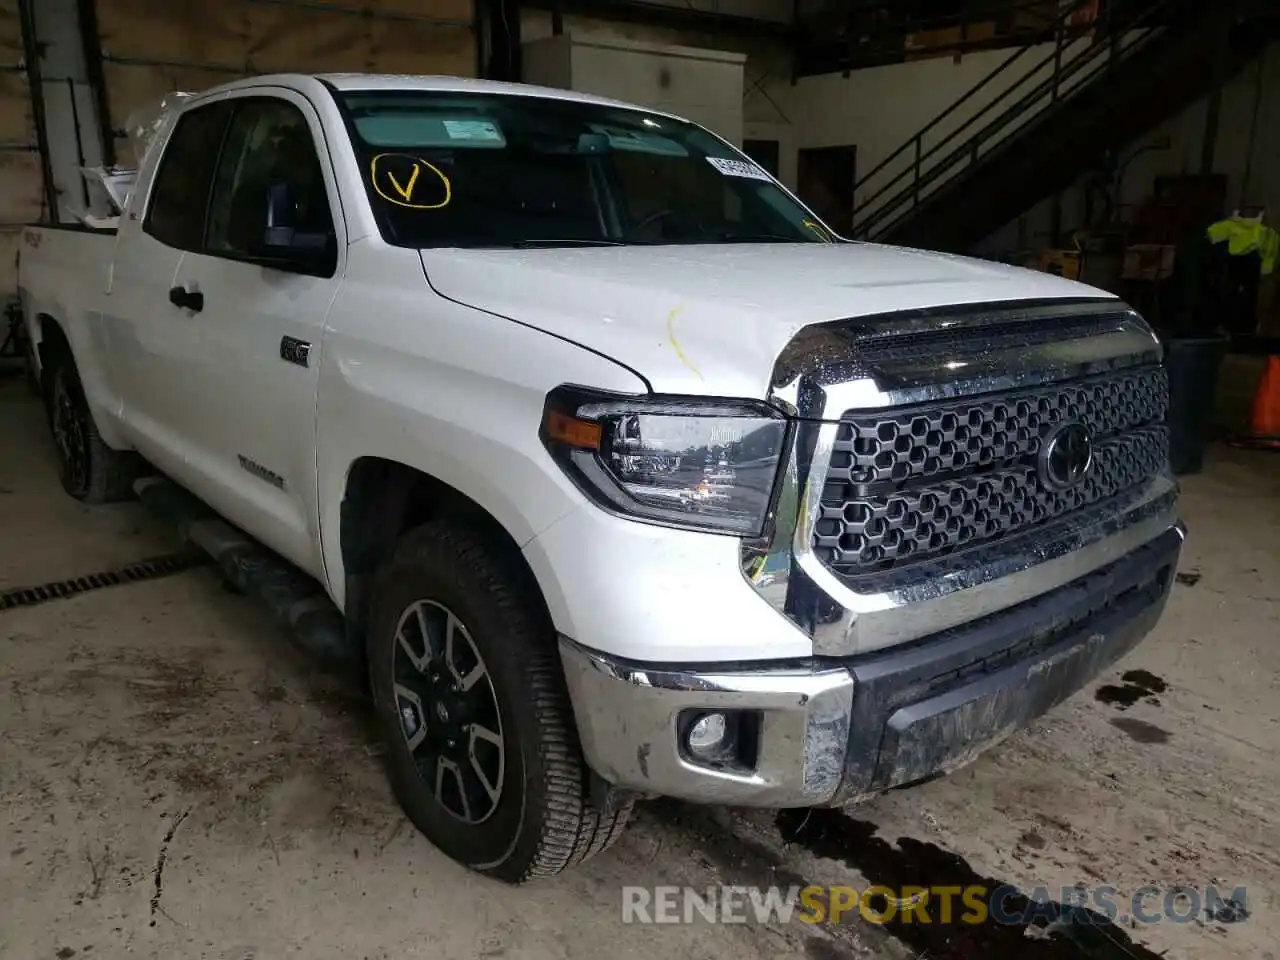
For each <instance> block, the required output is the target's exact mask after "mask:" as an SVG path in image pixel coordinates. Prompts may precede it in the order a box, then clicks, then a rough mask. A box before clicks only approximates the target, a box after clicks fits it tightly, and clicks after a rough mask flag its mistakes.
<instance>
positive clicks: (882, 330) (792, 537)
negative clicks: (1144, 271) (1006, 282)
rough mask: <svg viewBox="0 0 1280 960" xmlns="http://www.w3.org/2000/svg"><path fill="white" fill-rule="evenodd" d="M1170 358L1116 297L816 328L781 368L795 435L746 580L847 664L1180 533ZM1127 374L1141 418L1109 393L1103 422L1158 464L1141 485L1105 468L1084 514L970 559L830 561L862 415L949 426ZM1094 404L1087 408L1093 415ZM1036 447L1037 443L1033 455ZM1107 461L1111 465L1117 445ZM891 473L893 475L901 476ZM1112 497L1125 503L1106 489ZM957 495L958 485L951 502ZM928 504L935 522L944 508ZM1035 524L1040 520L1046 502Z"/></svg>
mask: <svg viewBox="0 0 1280 960" xmlns="http://www.w3.org/2000/svg"><path fill="white" fill-rule="evenodd" d="M1160 360H1161V350H1160V346H1159V343H1158V341H1157V340H1156V339H1155V337H1154V335H1153V334H1152V333H1151V331H1150V329H1149V328H1148V327H1147V325H1146V324H1145V323H1144V322H1143V321H1142V319H1141V318H1140V317H1139V316H1138V315H1137V314H1135V313H1134V312H1133V311H1132V310H1130V309H1129V308H1128V307H1126V306H1124V305H1123V304H1122V303H1120V302H1119V301H1116V300H1112V299H1093V300H1054V301H1040V302H1033V303H1026V302H1022V303H998V304H977V305H966V306H958V307H946V308H939V309H926V310H917V311H912V312H910V313H905V314H889V315H883V316H876V317H868V318H859V319H857V320H851V321H840V322H835V323H829V324H818V325H814V326H811V327H807V328H805V329H804V330H802V331H801V332H800V333H799V334H798V335H797V336H796V338H795V339H794V340H793V341H792V343H791V345H790V346H788V347H787V348H786V349H785V350H784V351H783V352H782V354H781V355H780V357H779V359H778V363H777V365H776V367H775V375H774V379H773V384H772V390H771V394H770V399H771V402H773V403H775V404H776V405H777V406H779V407H780V408H783V409H785V410H787V411H788V412H789V413H791V414H793V415H794V416H796V417H797V419H798V423H797V429H796V431H795V440H794V443H793V446H792V450H791V455H790V459H789V462H788V464H787V466H786V470H785V474H784V477H783V482H782V491H781V493H780V496H779V501H778V502H779V509H778V513H777V516H776V522H775V524H774V528H773V531H772V533H771V534H770V536H769V537H768V538H767V539H766V540H763V541H756V542H748V541H744V542H743V545H742V551H741V553H742V567H743V574H744V576H745V577H746V579H747V580H748V582H749V583H751V584H752V586H753V587H755V589H756V591H757V592H758V593H759V594H760V595H761V596H762V597H763V598H764V599H765V600H766V601H767V602H769V603H770V604H771V605H772V606H773V607H774V608H775V609H776V610H778V611H779V612H780V613H782V614H783V615H785V616H787V617H788V618H789V619H790V620H791V621H792V622H793V624H794V625H795V626H796V627H797V628H798V629H800V630H802V631H803V632H805V633H806V634H807V635H808V636H809V637H810V638H811V639H812V642H813V651H814V654H815V655H817V656H849V655H854V654H859V653H863V652H867V651H871V650H877V649H882V648H885V647H889V646H894V645H898V644H903V643H908V642H910V641H912V640H918V639H921V638H924V637H928V636H932V635H934V634H937V633H940V632H941V631H944V630H947V629H949V628H951V627H954V626H957V625H959V624H962V623H967V622H970V621H972V620H975V619H977V618H979V617H983V616H986V615H988V614H991V613H994V612H997V611H999V610H1003V609H1005V608H1007V607H1010V606H1013V605H1015V604H1017V603H1021V602H1023V601H1025V600H1028V599H1030V598H1032V597H1035V596H1038V595H1040V594H1042V593H1045V592H1047V591H1049V590H1053V589H1056V588H1057V587H1059V586H1062V585H1065V584H1066V583H1069V582H1071V581H1072V580H1075V579H1077V578H1079V577H1081V576H1084V575H1086V574H1088V573H1090V572H1091V571H1093V570H1096V569H1098V568H1099V567H1102V566H1105V565H1107V564H1109V563H1111V562H1113V561H1114V560H1116V559H1117V558H1119V557H1120V556H1123V555H1124V554H1126V553H1129V552H1131V551H1132V550H1134V549H1137V548H1138V547H1140V546H1142V545H1143V544H1144V543H1147V542H1149V541H1151V540H1152V539H1154V538H1156V537H1158V536H1160V535H1161V534H1163V533H1165V532H1167V531H1168V530H1170V529H1171V528H1172V529H1179V530H1181V526H1180V524H1179V523H1178V519H1177V511H1176V498H1177V492H1176V491H1177V488H1176V484H1175V483H1174V481H1173V478H1172V476H1171V475H1170V474H1169V472H1168V469H1167V466H1165V465H1164V461H1165V460H1166V459H1167V457H1166V455H1165V454H1164V452H1163V451H1164V447H1163V443H1164V442H1165V440H1164V434H1163V428H1162V427H1161V426H1160V425H1159V424H1158V423H1150V424H1147V425H1146V426H1143V423H1144V419H1143V418H1144V417H1145V415H1146V410H1147V407H1144V406H1143V404H1147V405H1148V406H1150V405H1154V406H1156V407H1158V406H1160V405H1161V404H1162V403H1163V402H1164V400H1163V393H1162V390H1163V389H1164V388H1163V386H1162V384H1163V379H1162V375H1161V374H1160V373H1159V365H1160ZM1130 377H1133V378H1137V379H1136V380H1134V381H1132V382H1133V383H1140V384H1142V385H1143V387H1142V390H1141V393H1142V394H1143V396H1142V397H1136V398H1135V402H1134V404H1133V405H1132V406H1133V409H1132V410H1130V411H1129V412H1128V413H1126V412H1125V411H1124V410H1123V409H1121V410H1119V411H1116V410H1115V409H1114V408H1115V406H1116V405H1115V404H1113V403H1111V402H1110V401H1111V399H1113V398H1112V396H1111V395H1110V394H1109V393H1104V402H1103V403H1102V405H1101V406H1102V411H1100V415H1101V416H1103V417H1104V420H1105V422H1104V424H1103V425H1104V426H1106V425H1107V424H1110V423H1114V424H1116V426H1115V430H1116V431H1119V432H1117V433H1115V436H1117V437H1119V436H1131V435H1132V436H1137V435H1139V434H1140V435H1141V436H1142V437H1143V440H1142V441H1139V444H1140V445H1141V450H1142V451H1145V454H1144V456H1143V457H1142V458H1141V459H1143V460H1145V461H1146V465H1144V464H1143V463H1138V465H1137V466H1136V467H1135V466H1130V467H1129V470H1131V471H1133V470H1136V471H1137V474H1143V473H1145V472H1146V471H1147V468H1148V466H1149V465H1150V462H1151V461H1152V460H1158V461H1160V465H1159V466H1158V467H1157V468H1156V469H1155V471H1154V473H1151V474H1150V475H1148V476H1146V478H1145V479H1143V478H1142V477H1141V476H1138V477H1137V479H1136V480H1134V482H1132V483H1130V482H1128V481H1127V480H1126V477H1125V475H1124V474H1125V470H1124V468H1123V467H1122V466H1117V467H1115V468H1114V470H1112V471H1107V472H1106V473H1107V475H1109V476H1114V479H1113V480H1112V481H1111V482H1110V483H1109V484H1101V483H1100V484H1098V486H1097V489H1096V496H1095V497H1094V498H1093V499H1092V500H1089V501H1086V502H1082V503H1081V504H1080V505H1079V506H1076V505H1075V504H1074V495H1073V504H1072V507H1071V508H1064V511H1063V512H1060V513H1058V514H1056V515H1055V516H1049V515H1048V510H1049V507H1048V506H1047V505H1046V506H1043V507H1042V509H1043V510H1044V511H1045V515H1044V516H1043V517H1042V518H1041V522H1038V523H1035V522H1033V523H1032V524H1030V525H1025V524H1024V525H1022V526H1018V527H1012V526H1011V527H1010V528H1009V529H1007V530H1004V531H1003V532H1002V533H1001V534H1000V535H998V536H995V537H993V538H986V539H978V538H976V536H975V537H974V538H972V539H971V540H969V541H968V542H966V543H965V544H964V548H963V549H959V548H955V549H951V550H949V551H948V550H946V549H945V547H946V545H945V544H944V545H941V547H942V549H940V550H939V551H937V552H936V553H934V554H933V555H922V556H920V557H919V559H918V560H914V559H913V562H910V563H898V564H892V565H889V566H888V567H881V568H879V569H875V568H872V569H866V568H861V567H859V568H858V569H859V570H860V572H859V573H857V574H852V575H851V574H845V573H842V572H840V571H839V570H838V569H833V568H832V567H831V566H829V565H828V563H829V561H830V560H831V557H830V555H824V554H823V552H822V547H821V546H820V545H819V542H818V540H819V528H820V524H821V523H822V520H823V508H824V497H825V499H826V500H827V501H828V503H827V506H831V505H832V504H833V503H834V491H832V490H829V489H828V488H829V484H828V483H827V480H828V478H829V476H830V475H831V473H832V471H833V464H835V465H836V466H835V467H834V469H835V470H836V471H841V470H843V471H845V473H846V474H847V480H848V482H849V483H852V474H851V473H850V472H849V471H850V470H851V469H852V467H853V466H855V465H857V464H856V463H855V462H854V459H853V457H852V456H850V454H852V452H853V451H852V450H851V449H850V448H849V441H850V440H852V439H854V438H853V437H852V436H851V434H850V432H849V431H848V429H847V428H845V432H844V434H843V435H842V421H843V420H844V419H845V418H846V415H847V414H850V411H853V412H855V414H851V415H856V416H858V417H863V416H866V417H869V418H873V419H874V420H875V421H876V422H877V423H878V422H880V421H883V420H894V421H895V422H896V421H897V420H898V419H899V418H900V417H902V416H907V415H912V416H914V415H915V413H916V412H917V411H921V410H926V411H939V413H938V416H939V418H940V417H941V416H942V415H943V413H945V412H946V411H947V410H950V409H953V408H961V407H963V408H966V409H970V408H972V407H974V406H980V405H982V404H985V403H986V402H987V401H988V400H990V401H992V402H995V401H996V400H998V399H1006V402H1007V398H1008V397H1014V398H1015V403H1016V399H1017V398H1018V397H1022V396H1024V395H1025V396H1036V397H1037V398H1038V397H1040V396H1057V395H1058V394H1057V393H1055V391H1058V390H1065V391H1068V395H1070V396H1073V397H1075V395H1074V394H1072V393H1071V391H1076V390H1079V389H1083V388H1085V387H1088V386H1089V383H1088V382H1090V381H1092V380H1093V379H1095V378H1096V379H1099V380H1107V381H1108V382H1110V379H1111V378H1120V379H1119V380H1118V381H1117V382H1118V383H1121V384H1123V383H1126V382H1129V381H1128V380H1126V379H1125V378H1130ZM1107 389H1109V388H1107ZM1148 394H1149V397H1148ZM1144 398H1146V399H1144ZM1076 399H1078V397H1077V398H1076ZM1095 403H1096V401H1095ZM1087 407H1088V399H1087V398H1086V402H1085V408H1086V411H1085V412H1087ZM1038 411H1039V407H1038V402H1037V412H1038ZM1015 412H1016V409H1015ZM1027 412H1028V413H1030V410H1029V409H1028V411H1027ZM994 413H995V411H994V410H992V422H993V423H994V422H995V417H994ZM1006 421H1007V418H1006ZM985 422H986V421H985V419H984V423H985ZM957 425H958V424H957ZM939 426H941V424H939ZM1005 426H1006V428H1007V422H1006V424H1005ZM1148 426H1149V427H1150V430H1149V431H1148V430H1147V427H1148ZM1130 428H1133V429H1130ZM1006 432H1007V430H1006ZM927 433H928V431H926V434H927ZM979 436H981V428H979ZM896 439H897V438H895V443H896ZM935 439H936V438H935ZM991 439H992V440H993V441H994V435H993V436H992V437H991ZM1030 440H1031V438H1030V436H1028V437H1026V438H1025V442H1027V443H1028V445H1029V442H1030ZM1007 442H1009V441H1008V440H1006V443H1007ZM1015 442H1016V443H1023V442H1024V440H1023V439H1018V440H1016V441H1015ZM966 444H967V441H966ZM913 449H914V446H913ZM980 449H981V448H980ZM993 449H994V448H993ZM1028 449H1029V446H1028ZM1135 449H1138V448H1137V447H1135ZM1018 450H1019V451H1020V450H1022V447H1018ZM878 452H879V451H877V453H878ZM840 454H845V457H844V458H843V459H842V458H841V457H840V456H839V455H840ZM1015 454H1017V451H1015ZM1095 454H1096V455H1097V456H1098V457H1099V458H1100V459H1108V460H1110V459H1111V456H1112V455H1111V453H1110V447H1109V445H1108V443H1107V442H1105V438H1102V439H1100V440H1099V441H1098V444H1097V448H1096V449H1095ZM979 455H980V450H979ZM1020 455H1021V454H1017V455H1015V457H1014V462H1011V463H1005V462H1004V460H1003V459H1002V460H1001V462H1000V463H999V464H997V463H996V460H995V457H994V454H993V456H992V459H991V460H990V461H989V462H988V464H987V465H986V467H985V470H986V471H987V472H990V471H992V470H993V469H996V468H997V467H999V468H1000V469H1004V470H1016V469H1017V468H1018V467H1019V465H1020V463H1019V462H1018V456H1020ZM926 459H927V457H926ZM1115 460H1116V461H1117V462H1118V463H1123V462H1125V461H1126V454H1125V451H1124V450H1121V451H1117V455H1116V457H1115ZM908 462H910V455H909V454H908ZM871 465H872V466H873V467H874V466H875V464H874V461H873V463H872V464H871ZM919 466H920V467H921V472H920V477H919V481H923V482H924V483H925V485H926V486H928V487H932V486H935V485H937V484H940V483H951V482H956V483H960V484H961V488H962V489H964V484H965V481H966V479H967V478H966V477H965V476H964V474H963V471H961V472H960V473H957V472H956V471H955V468H954V466H952V468H951V469H950V470H949V471H948V470H944V469H942V466H941V464H939V465H937V466H938V468H939V469H938V470H936V471H935V472H932V473H929V474H926V473H925V472H924V469H923V468H924V464H923V463H921V464H919ZM889 470H890V476H892V466H890V467H889ZM1135 476H1136V474H1135ZM839 477H840V474H839V473H838V472H837V479H839ZM1004 479H1005V478H1004V477H1003V476H1002V477H1001V478H1000V483H1001V493H1002V495H1003V484H1004ZM1014 479H1015V482H1016V480H1017V478H1016V476H1015V478H1014ZM1129 479H1132V477H1131V478H1129ZM897 485H898V484H895V483H894V482H893V481H892V480H889V481H886V482H883V483H882V484H881V486H879V487H878V486H877V481H874V480H873V481H871V482H870V484H863V485H862V487H861V488H859V490H858V492H859V493H862V494H868V493H876V494H884V493H887V492H888V490H889V488H892V487H894V486H897ZM1112 487H1114V488H1115V490H1116V491H1118V492H1114V493H1109V491H1110V490H1111V489H1112ZM922 492H923V488H922ZM951 492H952V490H951V489H950V488H948V489H947V504H948V506H950V503H951V496H950V494H951ZM975 492H976V491H975ZM992 492H993V493H994V492H995V491H994V489H993V490H992ZM828 494H830V496H827V495H828ZM990 499H991V498H988V500H990ZM1001 502H1002V504H1003V501H1001ZM929 505H930V506H933V507H934V509H935V510H936V509H937V507H938V506H939V505H940V504H933V503H932V502H930V504H929ZM989 506H990V504H988V507H989ZM792 507H794V509H792ZM975 509H976V508H975ZM1031 512H1032V515H1033V516H1034V514H1035V505H1034V504H1032V506H1031ZM960 516H961V517H964V512H963V505H961V512H960ZM950 519H951V517H950V515H948V518H947V520H948V522H949V521H950ZM930 522H933V521H932V520H931V521H930ZM984 531H985V524H984ZM821 535H822V536H826V535H828V534H825V533H824V534H821ZM932 539H933V532H932V531H931V533H930V541H931V542H932Z"/></svg>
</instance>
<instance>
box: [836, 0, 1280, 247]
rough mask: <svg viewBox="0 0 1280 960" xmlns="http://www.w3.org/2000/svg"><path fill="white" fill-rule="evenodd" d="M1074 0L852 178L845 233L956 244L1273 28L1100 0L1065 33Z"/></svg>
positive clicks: (1178, 102) (1059, 186)
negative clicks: (1032, 42) (1050, 37)
mask: <svg viewBox="0 0 1280 960" xmlns="http://www.w3.org/2000/svg"><path fill="white" fill-rule="evenodd" d="M1084 2H1086V0H1078V2H1074V3H1070V4H1064V6H1063V8H1062V10H1061V12H1060V15H1059V18H1058V21H1057V23H1056V29H1055V40H1054V42H1053V43H1052V44H1047V45H1040V46H1035V47H1024V48H1022V49H1020V50H1018V51H1016V52H1015V53H1013V54H1012V55H1011V56H1009V57H1008V58H1007V59H1005V60H1004V61H1003V62H1002V63H1001V64H1000V65H999V66H997V67H996V68H995V69H994V70H993V71H991V73H989V74H988V75H987V76H986V77H984V78H983V79H982V80H981V81H979V82H978V83H977V84H975V85H974V86H973V87H972V88H971V89H970V90H968V91H966V92H965V93H964V94H963V95H962V96H960V97H959V98H958V99H957V100H956V101H955V102H954V103H952V104H951V105H950V106H949V107H948V108H947V109H946V110H944V111H942V112H941V113H939V114H938V115H937V116H936V117H934V118H933V120H931V121H930V122H929V123H928V124H926V125H925V126H924V127H922V128H921V129H920V130H919V131H918V132H917V133H916V134H915V135H913V136H912V137H911V138H910V139H908V140H907V141H906V142H905V143H903V144H902V145H901V146H900V147H899V148H898V149H897V150H895V151H894V152H893V153H891V154H890V155H889V156H888V157H886V158H885V159H884V160H883V161H881V162H880V163H879V164H877V165H876V167H875V168H874V169H872V170H871V171H870V172H868V173H867V174H866V175H864V176H863V177H862V178H861V179H860V180H859V181H858V183H857V184H856V185H855V188H854V194H855V198H856V207H855V210H854V218H853V223H854V225H853V231H852V235H853V237H854V238H855V239H863V240H875V241H879V242H886V243H901V244H906V245H909V246H919V247H927V248H931V249H938V250H952V251H965V250H968V249H970V248H971V247H973V246H974V245H976V244H977V243H979V242H980V241H982V240H983V239H984V238H986V237H988V236H990V235H991V234H992V233H994V232H995V231H996V230H998V229H999V228H1000V227H1002V226H1004V225H1005V224H1007V223H1009V222H1010V221H1011V220H1013V219H1015V218H1016V217H1017V216H1019V215H1020V214H1022V213H1023V212H1025V211H1026V210H1028V209H1030V208H1031V207H1032V206H1033V205H1035V204H1036V203H1037V202H1039V201H1040V200H1042V199H1044V198H1045V197H1047V196H1050V195H1052V194H1053V193H1056V192H1058V191H1060V190H1063V189H1066V188H1067V187H1069V186H1070V185H1071V184H1072V183H1074V182H1075V181H1076V180H1077V179H1078V178H1079V176H1080V175H1081V174H1082V173H1083V172H1085V171H1086V170H1087V169H1088V168H1089V167H1090V166H1091V165H1092V164H1093V163H1094V162H1095V161H1096V160H1097V159H1098V158H1099V157H1100V156H1101V155H1102V153H1103V152H1104V151H1106V150H1108V149H1117V148H1119V147H1122V146H1124V145H1125V144H1127V143H1129V142H1132V140H1134V139H1135V138H1137V137H1139V136H1141V135H1142V134H1143V133H1144V132H1146V131H1147V130H1150V129H1151V128H1152V127H1154V126H1156V125H1158V124H1159V123H1161V122H1163V121H1164V120H1166V119H1168V118H1169V117H1172V116H1174V115H1175V114H1176V113H1177V112H1178V111H1179V110H1181V109H1182V108H1183V107H1185V106H1186V105H1187V104H1189V103H1190V102H1192V101H1193V100H1194V99H1195V98H1196V97H1198V96H1201V95H1203V94H1204V93H1205V92H1207V91H1208V90H1209V89H1210V86H1211V84H1212V83H1213V80H1214V76H1215V67H1216V68H1217V70H1218V72H1219V73H1221V74H1222V75H1229V74H1230V73H1234V72H1235V70H1237V69H1239V67H1241V66H1243V65H1244V63H1246V62H1248V61H1249V60H1250V59H1252V58H1253V57H1254V56H1256V55H1257V54H1258V53H1259V52H1260V51H1261V49H1262V48H1263V46H1265V44H1266V43H1267V42H1268V40H1269V39H1270V38H1271V37H1272V36H1273V35H1274V30H1272V29H1260V28H1259V26H1258V25H1257V24H1255V23H1250V24H1242V23H1241V22H1240V21H1239V20H1238V19H1237V18H1236V12H1235V11H1233V10H1232V9H1231V4H1230V3H1217V2H1215V3H1205V2H1201V0H1110V2H1109V3H1107V4H1106V7H1105V8H1104V12H1103V14H1102V17H1101V19H1099V20H1097V21H1095V22H1094V23H1093V24H1091V25H1090V27H1089V28H1088V29H1087V30H1082V29H1079V28H1072V27H1071V26H1070V24H1071V22H1072V17H1073V15H1074V14H1075V12H1076V11H1077V10H1078V9H1080V8H1081V7H1082V6H1083V4H1084ZM1277 6H1280V4H1277ZM1268 26H1270V24H1268ZM1219 40H1220V41H1221V43H1219V42H1218V41H1219ZM1219 51H1221V55H1222V59H1221V60H1218V56H1219Z"/></svg>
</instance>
